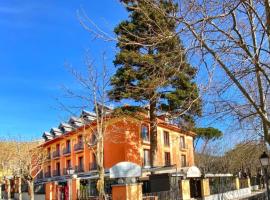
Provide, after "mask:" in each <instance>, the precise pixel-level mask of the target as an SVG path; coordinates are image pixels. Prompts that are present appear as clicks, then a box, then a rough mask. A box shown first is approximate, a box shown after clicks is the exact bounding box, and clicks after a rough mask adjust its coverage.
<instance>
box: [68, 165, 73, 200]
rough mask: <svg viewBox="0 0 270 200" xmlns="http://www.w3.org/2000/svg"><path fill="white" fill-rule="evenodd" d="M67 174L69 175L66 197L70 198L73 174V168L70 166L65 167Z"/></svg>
mask: <svg viewBox="0 0 270 200" xmlns="http://www.w3.org/2000/svg"><path fill="white" fill-rule="evenodd" d="M67 174H68V175H69V176H70V179H69V180H68V199H69V200H71V199H72V197H71V196H72V176H73V174H74V169H72V168H71V167H70V168H68V169H67Z"/></svg>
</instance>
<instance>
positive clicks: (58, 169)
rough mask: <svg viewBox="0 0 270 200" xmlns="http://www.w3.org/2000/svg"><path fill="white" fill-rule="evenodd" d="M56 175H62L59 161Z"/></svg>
mask: <svg viewBox="0 0 270 200" xmlns="http://www.w3.org/2000/svg"><path fill="white" fill-rule="evenodd" d="M55 175H57V176H59V175H60V163H59V162H58V163H56V174H55Z"/></svg>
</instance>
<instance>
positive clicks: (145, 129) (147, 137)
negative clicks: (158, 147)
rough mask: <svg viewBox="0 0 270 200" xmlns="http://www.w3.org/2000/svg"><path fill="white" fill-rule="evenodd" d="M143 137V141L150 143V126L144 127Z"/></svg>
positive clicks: (142, 128) (142, 130)
mask: <svg viewBox="0 0 270 200" xmlns="http://www.w3.org/2000/svg"><path fill="white" fill-rule="evenodd" d="M141 136H142V139H143V141H146V142H149V141H150V137H149V129H148V126H146V125H142V127H141Z"/></svg>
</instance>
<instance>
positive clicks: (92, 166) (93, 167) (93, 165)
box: [89, 162, 97, 171]
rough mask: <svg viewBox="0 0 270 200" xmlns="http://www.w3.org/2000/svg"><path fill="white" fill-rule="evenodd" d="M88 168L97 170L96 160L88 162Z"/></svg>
mask: <svg viewBox="0 0 270 200" xmlns="http://www.w3.org/2000/svg"><path fill="white" fill-rule="evenodd" d="M89 169H90V171H91V170H97V163H96V162H92V163H90V164H89Z"/></svg>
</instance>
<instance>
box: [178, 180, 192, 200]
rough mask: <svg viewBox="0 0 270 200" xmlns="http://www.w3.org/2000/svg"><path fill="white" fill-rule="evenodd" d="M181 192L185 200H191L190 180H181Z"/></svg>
mask: <svg viewBox="0 0 270 200" xmlns="http://www.w3.org/2000/svg"><path fill="white" fill-rule="evenodd" d="M180 192H181V196H182V199H183V200H189V199H190V183H189V179H183V180H180Z"/></svg>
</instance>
